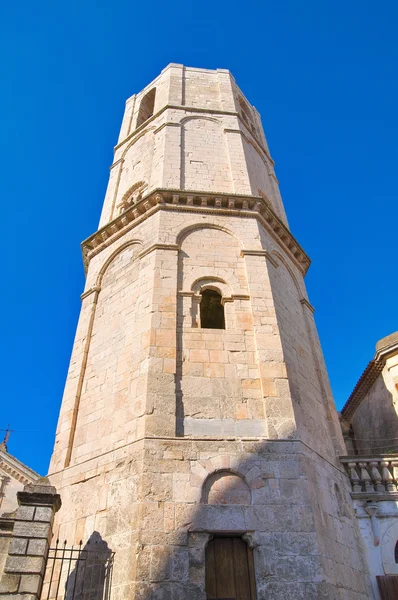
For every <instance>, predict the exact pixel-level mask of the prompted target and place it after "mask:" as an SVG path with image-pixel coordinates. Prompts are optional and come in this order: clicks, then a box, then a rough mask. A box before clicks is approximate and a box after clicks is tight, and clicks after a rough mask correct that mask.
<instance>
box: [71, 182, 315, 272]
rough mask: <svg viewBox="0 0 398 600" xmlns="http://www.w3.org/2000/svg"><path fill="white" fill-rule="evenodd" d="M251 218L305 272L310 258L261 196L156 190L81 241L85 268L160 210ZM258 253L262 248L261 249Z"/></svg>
mask: <svg viewBox="0 0 398 600" xmlns="http://www.w3.org/2000/svg"><path fill="white" fill-rule="evenodd" d="M160 208H161V209H162V210H178V211H189V212H198V213H206V214H223V215H233V216H239V215H242V216H245V217H254V218H256V219H258V221H259V222H260V223H261V224H262V225H263V226H264V227H265V228H266V229H267V231H268V232H269V233H270V234H271V235H272V236H273V238H274V239H275V240H276V241H277V242H278V244H279V245H280V246H281V247H282V249H283V250H284V251H285V252H286V253H287V254H288V255H289V256H290V258H291V259H292V261H293V262H294V263H295V264H296V266H297V267H298V268H299V269H300V271H301V272H302V273H303V275H305V273H306V272H307V270H308V268H309V266H310V259H309V257H308V256H307V254H306V253H305V252H304V250H303V249H302V248H301V246H300V245H299V244H298V242H297V241H296V240H295V238H294V237H293V235H292V234H291V233H290V231H289V229H288V228H287V227H286V225H284V224H283V223H282V221H281V219H280V218H279V217H278V216H277V215H276V214H275V212H274V211H273V210H272V208H271V207H270V204H269V202H268V201H267V200H266V199H264V198H261V197H257V196H247V195H237V194H235V195H234V194H226V193H219V194H210V193H208V192H200V191H198V192H194V191H192V192H191V191H182V190H172V189H156V190H154V191H153V192H151V193H150V194H148V195H147V196H145V197H144V198H142V199H141V200H139V201H138V202H137V203H136V204H135V205H133V206H132V207H131V208H129V209H127V210H126V211H125V212H123V213H122V214H121V215H119V216H118V217H116V218H115V219H113V220H112V221H111V222H110V223H108V224H107V225H105V226H104V227H102V228H101V229H99V230H98V231H97V232H96V233H94V234H93V235H91V236H90V237H89V238H87V239H86V240H85V241H84V242H83V243H82V252H83V261H84V267H85V270H86V271H87V267H88V264H89V262H90V260H91V258H92V257H93V256H95V255H97V254H99V253H100V252H101V251H102V250H103V249H104V248H105V247H107V246H109V245H110V244H112V243H113V242H114V241H115V240H117V239H119V238H120V237H121V236H123V235H124V234H125V233H126V232H127V231H130V230H131V229H132V228H133V227H135V226H136V225H138V223H141V222H142V221H143V220H145V219H147V218H148V217H149V216H150V215H152V214H154V213H155V212H156V211H157V210H159V209H160ZM260 252H261V250H260Z"/></svg>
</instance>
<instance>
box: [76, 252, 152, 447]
mask: <svg viewBox="0 0 398 600" xmlns="http://www.w3.org/2000/svg"><path fill="white" fill-rule="evenodd" d="M140 245H141V243H140V242H139V241H138V240H131V241H129V242H126V243H125V244H122V245H121V246H119V247H118V248H117V249H116V250H115V251H114V252H113V253H112V254H111V255H110V256H109V257H108V259H107V260H106V261H105V262H104V264H103V265H102V268H101V270H100V272H99V274H98V277H97V281H96V283H97V294H98V295H97V301H96V303H95V305H93V306H95V313H94V315H93V319H92V326H90V331H89V334H88V337H89V347H88V349H87V358H86V366H85V375H84V381H83V383H82V393H81V397H80V401H79V411H78V415H77V422H76V430H75V437H74V445H73V452H74V453H75V455H76V456H84V455H85V454H89V453H90V451H91V450H90V448H92V447H93V446H95V445H96V444H99V443H101V447H102V448H103V449H104V452H105V451H107V450H109V449H111V448H114V447H115V445H116V444H117V443H119V442H120V443H122V441H123V440H125V439H126V438H127V437H130V439H134V436H135V432H136V428H137V418H138V417H140V416H141V415H142V410H143V409H142V403H140V402H139V401H138V397H139V396H138V395H139V388H140V386H139V385H138V383H137V390H138V391H137V390H136V389H135V388H133V386H132V385H131V381H132V380H134V379H136V380H137V382H138V378H139V376H140V370H139V363H138V361H137V360H136V359H135V358H134V357H136V356H137V348H138V347H139V344H140V340H141V336H142V329H141V323H142V322H143V321H144V315H143V314H141V312H140V310H141V311H142V309H141V308H140V307H139V306H137V298H138V295H139V289H140V278H139V274H140V270H139V260H138V258H137V251H136V250H137V247H139V246H140ZM93 411H94V412H95V413H96V415H95V417H96V418H95V419H94V420H90V419H87V415H88V414H91V413H92V412H93Z"/></svg>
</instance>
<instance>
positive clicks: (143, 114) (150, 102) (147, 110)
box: [136, 87, 156, 128]
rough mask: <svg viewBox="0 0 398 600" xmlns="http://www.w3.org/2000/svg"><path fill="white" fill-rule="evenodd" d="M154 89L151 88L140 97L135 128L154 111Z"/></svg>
mask: <svg viewBox="0 0 398 600" xmlns="http://www.w3.org/2000/svg"><path fill="white" fill-rule="evenodd" d="M155 98H156V88H155V87H154V88H152V89H151V90H149V92H147V93H146V94H145V96H143V97H142V99H141V102H140V108H139V110H138V115H137V123H136V128H138V127H140V126H141V125H142V124H143V123H145V121H147V120H148V119H150V118H151V117H152V115H153V113H154V109H155Z"/></svg>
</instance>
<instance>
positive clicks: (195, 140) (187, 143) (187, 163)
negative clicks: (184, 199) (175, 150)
mask: <svg viewBox="0 0 398 600" xmlns="http://www.w3.org/2000/svg"><path fill="white" fill-rule="evenodd" d="M181 126H182V130H181V189H185V190H200V191H203V192H233V183H232V176H231V169H230V162H229V156H228V151H227V145H226V139H225V134H224V130H223V128H222V123H221V122H219V121H217V120H216V119H213V118H211V117H187V118H185V119H183V120H182V121H181Z"/></svg>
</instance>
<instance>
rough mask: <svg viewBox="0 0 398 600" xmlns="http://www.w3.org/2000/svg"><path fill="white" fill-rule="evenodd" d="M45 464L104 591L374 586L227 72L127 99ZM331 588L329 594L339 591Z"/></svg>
mask: <svg viewBox="0 0 398 600" xmlns="http://www.w3.org/2000/svg"><path fill="white" fill-rule="evenodd" d="M82 247H83V258H84V264H85V268H86V272H87V281H86V287H85V290H84V293H83V294H82V310H81V315H80V319H79V323H78V327H77V333H76V338H75V342H74V347H73V352H72V358H71V363H70V368H69V373H68V378H67V382H66V387H65V393H64V398H63V401H62V406H61V412H60V417H59V423H58V428H57V434H56V441H55V447H54V453H53V457H52V461H51V466H50V478H51V481H52V483H53V485H55V486H56V487H57V490H58V492H59V493H60V494H61V498H62V508H61V510H60V511H59V512H58V513H57V516H56V531H57V533H58V535H59V537H60V539H67V540H70V541H71V543H74V542H78V541H79V540H80V539H82V540H83V542H84V541H85V540H86V539H89V538H90V536H92V535H93V534H94V533H95V534H96V535H100V536H101V538H102V539H103V540H105V541H106V543H107V544H108V547H109V548H110V549H111V550H112V551H113V552H115V569H114V575H113V580H112V590H111V593H112V595H113V598H115V599H117V600H119V598H120V599H123V600H124V599H126V600H127V599H131V600H135V599H140V600H149V599H155V598H156V599H164V600H166V599H170V600H179V599H180V598H181V599H182V598H186V597H188V596H189V597H190V598H192V600H196V599H197V600H199V599H201V600H204V599H206V598H208V599H211V598H237V599H238V598H239V599H243V598H244V599H245V600H254V599H255V598H258V599H263V598H264V599H266V598H275V599H277V598H284V599H285V598H287V597H289V598H290V599H291V600H294V599H296V598H297V600H298V599H303V598H306V600H311V599H314V600H315V599H316V598H323V597H325V598H354V597H355V598H356V599H358V600H359V599H363V600H364V599H365V598H371V597H372V596H371V595H370V594H371V592H369V588H368V584H367V574H366V568H365V566H364V561H363V556H362V549H361V545H360V543H359V541H358V534H357V529H356V523H355V518H354V516H353V512H352V508H351V504H350V497H349V486H348V483H347V476H346V474H345V472H344V470H343V468H342V467H341V466H340V463H339V460H338V457H339V455H341V454H345V452H344V450H343V441H342V436H341V431H340V426H339V422H338V418H337V413H336V410H335V407H334V403H333V399H332V396H331V391H330V387H329V382H328V378H327V374H326V370H325V365H324V361H323V356H322V351H321V348H320V344H319V340H318V336H317V332H316V327H315V323H314V317H313V308H312V306H311V304H310V302H309V300H308V298H307V294H306V290H305V285H304V276H305V273H306V271H307V269H308V267H309V264H310V261H309V259H308V257H307V255H306V254H305V252H304V251H303V249H302V248H301V247H300V245H299V244H298V242H297V241H296V240H295V238H294V237H293V235H292V234H291V232H290V230H289V226H288V222H287V219H286V215H285V211H284V207H283V203H282V200H281V196H280V193H279V188H278V181H277V179H276V176H275V172H274V163H273V160H272V158H271V156H270V152H269V149H268V146H267V142H266V139H265V136H264V132H263V129H262V125H261V119H260V115H259V114H258V112H257V111H256V109H255V108H254V107H253V106H252V105H251V104H250V103H249V102H248V100H247V99H246V98H245V96H244V94H243V93H242V92H241V90H240V89H239V88H238V86H237V84H236V82H235V80H234V78H233V77H232V75H231V73H230V72H229V71H227V70H224V69H217V70H208V69H197V68H188V67H184V66H182V65H179V64H170V65H168V66H167V67H166V68H165V69H164V70H163V71H162V72H161V74H160V75H159V76H158V77H157V78H156V79H155V80H154V81H153V82H151V84H150V85H148V86H147V88H145V89H144V90H143V91H142V92H140V93H139V94H137V95H134V96H132V97H131V98H129V99H128V100H127V103H126V110H125V114H124V118H123V122H122V127H121V132H120V136H119V140H118V143H117V145H116V147H115V158H114V162H113V164H112V167H111V172H110V178H109V185H108V188H107V192H106V196H105V201H104V205H103V210H102V215H101V220H100V223H99V229H98V231H96V232H95V233H94V234H93V235H91V236H90V237H89V238H88V239H87V240H85V241H84V242H83V245H82ZM339 594H340V595H339Z"/></svg>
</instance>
